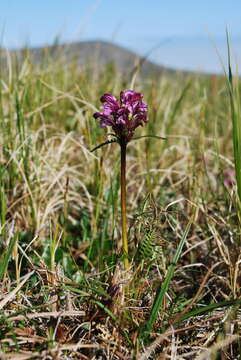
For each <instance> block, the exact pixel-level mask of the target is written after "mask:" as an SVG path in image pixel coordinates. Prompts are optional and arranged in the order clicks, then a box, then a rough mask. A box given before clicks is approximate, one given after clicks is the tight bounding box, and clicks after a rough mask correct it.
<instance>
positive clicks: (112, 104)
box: [94, 90, 148, 141]
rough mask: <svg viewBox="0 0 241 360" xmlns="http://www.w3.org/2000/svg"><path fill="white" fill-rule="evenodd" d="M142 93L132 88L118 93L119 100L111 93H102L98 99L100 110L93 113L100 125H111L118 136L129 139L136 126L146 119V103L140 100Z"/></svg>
mask: <svg viewBox="0 0 241 360" xmlns="http://www.w3.org/2000/svg"><path fill="white" fill-rule="evenodd" d="M142 98H143V94H141V93H138V92H135V91H133V90H125V91H121V93H120V100H117V99H116V98H115V97H114V96H113V95H111V94H104V95H103V96H101V98H100V101H101V102H102V103H103V105H102V106H101V111H100V112H97V113H95V114H94V118H95V119H98V118H99V119H100V126H101V127H106V126H111V127H112V129H113V130H114V132H115V134H116V135H117V137H119V138H122V139H123V138H124V139H126V141H129V140H130V139H131V138H132V136H133V135H134V131H135V129H136V128H137V127H138V126H140V125H141V126H142V125H143V123H146V122H147V121H148V118H147V105H146V104H145V103H143V102H142Z"/></svg>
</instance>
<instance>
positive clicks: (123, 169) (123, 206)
mask: <svg viewBox="0 0 241 360" xmlns="http://www.w3.org/2000/svg"><path fill="white" fill-rule="evenodd" d="M120 147H121V228H122V244H123V250H124V267H125V270H128V269H129V260H128V240H127V225H126V147H127V142H126V139H125V138H122V139H120Z"/></svg>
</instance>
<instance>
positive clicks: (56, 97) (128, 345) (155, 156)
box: [0, 53, 241, 359]
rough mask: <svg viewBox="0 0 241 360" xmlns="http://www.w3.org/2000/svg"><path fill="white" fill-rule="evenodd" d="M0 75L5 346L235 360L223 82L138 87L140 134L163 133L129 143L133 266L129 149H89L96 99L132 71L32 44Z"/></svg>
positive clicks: (233, 228)
mask: <svg viewBox="0 0 241 360" xmlns="http://www.w3.org/2000/svg"><path fill="white" fill-rule="evenodd" d="M17 65H18V66H17ZM4 66H5V65H4ZM3 69H4V71H3ZM1 73H2V76H1V87H0V102H1V107H0V116H1V122H0V124H1V125H0V126H1V132H0V145H1V148H0V189H1V194H0V207H1V209H0V210H1V213H0V219H1V223H0V237H1V244H0V246H1V265H0V278H1V293H0V349H1V353H2V354H4V356H5V355H6V356H12V358H14V356H15V357H16V358H17V356H20V355H21V356H22V358H26V359H28V358H43V359H44V358H60V359H67V358H72V359H100V358H102V359H133V358H136V359H158V358H159V359H165V358H167V359H169V358H170V359H175V358H183V359H194V358H197V359H202V358H204V357H205V358H207V357H208V356H211V357H212V358H213V359H215V358H216V359H219V358H227V359H236V358H237V359H238V357H239V356H240V351H241V350H240V349H241V347H240V337H239V334H240V282H241V278H240V259H241V258H240V247H239V245H238V244H239V243H240V242H239V241H240V222H239V212H238V210H237V209H238V208H237V195H236V194H237V187H236V183H235V178H234V176H233V173H232V170H233V169H234V167H235V166H237V165H236V162H237V159H236V157H235V161H234V158H233V155H232V131H233V130H232V120H231V114H230V111H229V103H228V94H230V88H227V86H226V82H225V79H224V78H222V77H218V76H204V75H198V74H190V75H185V76H184V75H182V74H176V76H172V77H170V75H169V74H168V73H167V74H162V75H161V76H160V77H156V78H154V79H152V78H147V79H144V80H143V79H139V80H138V81H137V82H136V91H138V92H142V93H143V94H145V101H146V102H147V103H148V106H149V118H150V121H149V122H148V123H147V124H146V127H145V128H143V129H142V128H141V127H139V128H138V129H137V131H136V135H137V136H138V137H139V136H144V135H146V134H154V135H157V136H165V137H166V138H167V140H166V141H160V142H159V141H158V140H155V139H152V138H142V139H141V140H138V141H131V142H130V143H129V144H128V153H127V163H128V167H127V172H126V177H127V180H128V181H127V194H128V197H127V216H128V219H127V220H128V224H129V226H128V229H127V230H128V239H129V249H128V250H129V254H128V255H129V263H130V265H129V266H130V268H129V269H128V270H126V271H125V270H124V269H123V268H122V265H121V264H122V258H123V253H122V246H121V243H120V223H119V219H120V214H119V206H118V199H119V195H120V194H119V189H120V179H119V167H120V159H119V149H118V147H116V146H115V144H110V145H108V146H107V147H103V148H102V149H101V150H99V151H98V153H91V152H90V149H92V148H93V147H94V146H96V144H98V143H101V142H102V141H103V130H101V129H100V128H99V126H98V123H97V122H96V121H95V120H94V119H93V118H92V114H93V112H95V111H96V110H97V107H98V99H99V97H100V95H102V94H103V93H115V94H116V93H119V92H120V91H121V90H122V89H127V88H129V83H130V81H129V79H127V78H123V77H121V76H120V75H119V73H118V71H117V70H115V68H114V67H113V66H112V67H106V68H104V67H102V68H101V69H99V68H95V70H91V69H90V68H79V67H78V66H77V64H75V63H74V62H72V63H70V64H69V65H68V66H66V65H65V63H64V62H62V61H61V60H59V61H57V60H55V61H54V60H51V57H48V56H47V55H46V58H45V59H43V60H42V62H40V63H39V64H35V63H33V62H32V60H31V56H30V55H29V54H27V53H26V57H25V58H24V61H23V62H22V63H18V64H15V62H14V59H12V61H8V67H7V68H5V67H4V68H2V71H1ZM239 81H240V80H239V79H237V82H238V83H239ZM231 94H232V93H231ZM236 96H238V95H236ZM106 140H108V137H107V138H106ZM190 219H191V220H190ZM123 287H125V298H124V299H123V291H122V288H123ZM160 309H161V311H159V310H160ZM146 329H147V330H148V331H147V332H148V336H146ZM7 354H8V355H7ZM211 357H210V358H211Z"/></svg>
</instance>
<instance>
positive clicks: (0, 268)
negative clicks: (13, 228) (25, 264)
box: [0, 235, 17, 280]
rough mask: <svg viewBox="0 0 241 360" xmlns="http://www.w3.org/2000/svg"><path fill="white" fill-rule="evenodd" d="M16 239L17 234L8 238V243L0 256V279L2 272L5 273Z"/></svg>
mask: <svg viewBox="0 0 241 360" xmlns="http://www.w3.org/2000/svg"><path fill="white" fill-rule="evenodd" d="M16 240H17V236H16V235H15V236H13V237H12V239H11V240H10V243H9V245H8V248H7V250H6V252H5V253H4V254H3V256H2V257H1V261H0V280H2V278H3V276H4V274H5V272H6V270H7V267H8V263H9V260H10V257H11V255H12V252H13V248H14V245H15V244H16Z"/></svg>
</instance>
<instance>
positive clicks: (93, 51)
mask: <svg viewBox="0 0 241 360" xmlns="http://www.w3.org/2000/svg"><path fill="white" fill-rule="evenodd" d="M26 51H27V52H29V54H30V57H31V58H32V60H33V62H35V63H41V62H42V60H43V58H45V59H46V58H50V59H51V60H52V59H53V60H58V59H60V60H62V61H64V62H66V64H69V63H71V62H72V61H75V62H76V63H77V64H78V65H79V66H86V65H90V66H92V65H93V66H103V65H106V64H108V63H113V64H115V66H116V68H117V69H118V70H119V71H121V72H122V73H124V74H131V73H132V72H134V71H135V69H136V68H137V67H138V65H141V70H140V73H141V75H144V76H150V75H152V76H155V75H160V74H161V73H163V72H165V73H166V72H167V73H169V74H175V73H176V71H175V70H172V69H168V68H165V67H163V66H160V65H157V64H155V63H153V62H151V61H149V60H148V59H144V58H143V57H141V56H139V55H137V54H136V53H134V52H132V51H130V50H128V49H126V48H124V47H122V46H118V45H115V44H112V43H109V42H105V41H83V42H76V43H70V44H64V45H53V46H48V47H37V48H30V49H24V50H12V51H10V53H12V54H14V55H15V56H16V57H17V59H18V60H19V61H20V62H21V61H22V60H23V58H24V56H25V53H26ZM1 53H2V54H1V63H3V62H5V61H6V54H5V52H4V51H2V52H1Z"/></svg>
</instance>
